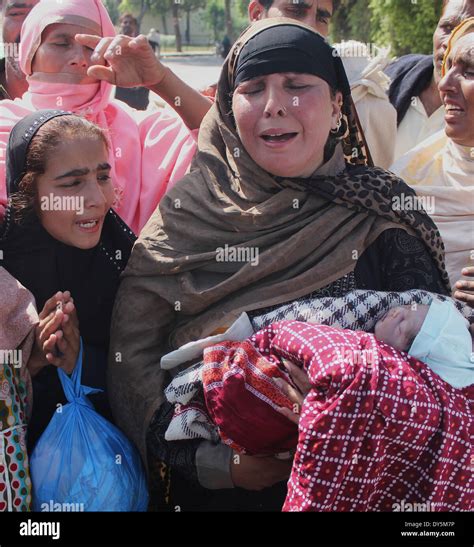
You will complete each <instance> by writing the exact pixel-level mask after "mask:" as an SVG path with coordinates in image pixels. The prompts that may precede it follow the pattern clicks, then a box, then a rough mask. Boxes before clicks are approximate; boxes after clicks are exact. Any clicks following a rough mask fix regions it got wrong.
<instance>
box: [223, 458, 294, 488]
mask: <svg viewBox="0 0 474 547" xmlns="http://www.w3.org/2000/svg"><path fill="white" fill-rule="evenodd" d="M292 464H293V460H284V461H283V460H277V459H276V458H272V457H257V456H245V455H242V454H236V453H234V455H233V456H232V463H231V465H230V473H231V476H232V482H233V483H234V485H235V486H237V487H239V488H244V489H245V490H263V489H264V488H270V486H273V485H274V484H277V483H279V482H282V481H285V480H288V478H289V476H290V472H291V466H292Z"/></svg>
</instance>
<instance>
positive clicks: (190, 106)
mask: <svg viewBox="0 0 474 547" xmlns="http://www.w3.org/2000/svg"><path fill="white" fill-rule="evenodd" d="M75 38H76V41H77V42H79V43H80V44H82V45H83V46H86V47H89V48H91V49H93V50H94V51H93V53H92V55H91V62H92V63H95V64H94V65H93V66H91V67H89V69H88V70H87V74H88V75H89V76H91V77H93V78H97V79H98V80H105V81H107V82H109V83H111V84H113V85H116V86H119V87H139V86H140V87H146V88H148V89H149V90H150V91H153V92H154V93H157V94H158V95H159V96H160V97H162V98H163V99H164V100H165V101H166V102H167V103H168V104H169V105H170V106H171V107H172V108H174V110H176V112H177V113H178V114H179V115H180V116H181V118H182V119H183V121H184V123H185V124H186V125H187V126H188V127H189V129H198V128H199V126H200V125H201V121H202V119H203V118H204V116H205V115H206V113H207V111H208V110H209V108H210V107H211V105H212V101H210V100H209V99H208V98H207V97H204V96H203V95H201V94H200V93H199V92H198V91H196V90H195V89H193V88H192V87H190V86H189V85H187V84H186V83H185V82H183V80H181V79H180V78H178V76H176V74H174V72H173V71H172V70H170V69H169V68H167V67H165V66H164V65H163V64H162V63H161V62H160V61H159V60H158V59H157V58H156V57H155V54H154V52H153V49H152V48H151V46H150V44H149V43H148V40H147V38H146V37H145V36H144V35H143V34H140V36H137V37H136V38H131V37H130V36H123V35H120V34H119V35H118V36H115V37H113V38H112V37H108V38H100V36H93V35H91V34H76V37H75Z"/></svg>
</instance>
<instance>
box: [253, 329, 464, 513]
mask: <svg viewBox="0 0 474 547" xmlns="http://www.w3.org/2000/svg"><path fill="white" fill-rule="evenodd" d="M265 331H266V334H264V335H263V336H264V337H265V340H266V342H265V343H264V344H263V346H264V347H262V348H260V350H261V351H262V350H263V351H265V346H267V347H268V345H269V344H270V348H271V349H270V351H275V350H277V349H278V351H279V353H281V354H283V355H286V357H288V358H290V359H291V360H292V361H295V362H297V363H299V364H300V365H302V366H304V368H305V369H306V370H307V372H308V375H309V379H310V381H311V384H312V389H311V391H310V393H309V394H308V396H307V397H306V399H305V401H304V404H303V407H302V411H301V418H300V423H299V436H298V447H297V452H296V456H295V459H294V462H293V469H292V472H291V477H290V480H289V483H288V495H287V498H286V501H285V504H284V507H283V510H284V511H396V510H397V508H399V507H400V505H401V504H402V502H405V504H407V503H417V504H420V503H425V504H426V506H427V507H429V510H432V511H472V510H473V509H474V490H473V488H474V483H473V473H472V468H471V466H472V464H471V462H472V458H473V438H474V420H473V415H474V386H470V387H468V388H464V389H462V390H460V389H455V388H453V387H451V386H450V385H449V384H447V383H446V382H445V381H443V380H442V379H441V378H439V377H438V376H437V375H436V374H435V373H434V372H432V371H431V370H430V368H429V367H428V366H427V365H425V364H424V363H421V362H420V361H417V360H416V359H414V358H412V357H410V356H409V355H408V354H406V353H400V352H398V351H396V350H394V349H393V348H391V347H390V346H388V345H386V344H385V343H383V342H379V341H377V340H376V338H375V336H374V335H373V334H370V333H365V332H362V331H349V330H341V329H336V328H333V327H327V326H323V325H311V324H307V323H300V322H291V321H290V322H281V323H277V324H274V325H271V326H269V327H267V328H266V329H264V331H262V332H265ZM259 336H260V337H261V336H262V335H261V334H260V335H259ZM428 502H429V505H428ZM427 510H428V509H427Z"/></svg>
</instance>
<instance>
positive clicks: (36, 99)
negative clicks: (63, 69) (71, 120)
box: [0, 0, 196, 233]
mask: <svg viewBox="0 0 474 547" xmlns="http://www.w3.org/2000/svg"><path fill="white" fill-rule="evenodd" d="M54 23H65V24H74V25H80V26H83V27H84V33H89V34H97V35H100V36H114V35H115V29H114V27H113V24H112V21H111V20H110V17H109V15H108V13H107V11H106V9H105V8H104V6H103V4H102V3H101V1H100V0H62V1H61V2H57V0H42V1H41V2H40V3H39V4H37V5H36V6H35V7H34V8H33V9H32V10H31V12H30V14H29V15H28V17H27V18H26V19H25V22H24V24H23V27H22V33H21V49H20V66H21V68H22V70H23V71H24V72H25V74H27V79H28V83H29V89H28V91H27V92H26V93H25V94H24V95H23V97H22V98H21V99H16V100H14V101H10V100H5V101H0V218H1V216H2V213H3V211H2V209H3V207H2V206H4V205H5V204H6V202H7V197H6V188H5V152H4V149H6V146H7V143H8V137H9V134H10V130H11V128H12V127H13V126H14V125H15V124H16V123H17V122H18V121H19V120H20V119H21V118H22V117H24V116H26V115H27V114H29V113H30V112H32V111H34V110H40V109H44V108H59V109H62V110H70V111H72V112H75V113H77V114H82V115H84V116H85V117H86V118H87V119H89V120H90V121H92V122H94V123H96V124H97V125H99V126H100V127H102V128H104V129H106V130H107V131H108V135H109V139H110V144H111V146H110V159H109V161H110V164H111V165H112V175H111V176H112V180H113V181H114V186H115V191H116V204H115V209H116V211H117V212H118V213H119V215H120V216H121V217H122V218H123V219H124V220H125V222H126V223H127V224H128V225H129V226H130V227H131V228H132V230H133V231H134V232H136V233H138V232H139V230H140V229H141V228H142V227H143V225H144V224H145V223H146V221H147V220H148V217H149V216H150V215H151V213H152V212H153V211H154V209H155V208H156V206H157V205H158V203H159V201H160V199H161V197H162V196H163V195H164V193H165V192H166V191H167V190H168V189H169V188H170V187H171V186H172V185H173V184H174V183H175V182H176V181H178V180H179V179H180V178H182V177H183V176H184V174H185V173H186V171H187V169H188V167H189V165H190V162H191V159H192V156H193V154H194V151H195V133H196V132H190V131H189V129H188V128H187V127H186V126H185V125H184V124H183V122H182V121H181V119H180V118H179V117H177V116H176V115H174V113H173V114H170V113H168V112H167V111H166V110H164V111H161V112H154V113H152V114H150V115H149V116H147V117H146V118H145V119H144V120H143V121H142V122H140V121H139V120H138V118H137V114H138V113H137V112H136V111H135V110H133V109H131V108H129V107H128V106H127V105H126V104H124V103H123V102H121V101H118V100H115V99H112V98H111V96H112V90H113V86H111V85H110V84H108V83H106V82H104V81H101V82H98V83H97V84H87V85H81V84H78V83H76V82H75V78H74V75H71V74H64V73H59V74H54V75H53V74H46V73H38V72H36V73H33V72H32V68H31V65H32V60H33V58H34V55H35V53H36V50H37V49H38V47H39V45H40V43H41V35H42V32H43V31H44V29H45V28H46V27H47V26H48V25H51V24H54ZM142 116H143V115H142Z"/></svg>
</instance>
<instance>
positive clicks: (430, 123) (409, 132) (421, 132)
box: [395, 97, 445, 161]
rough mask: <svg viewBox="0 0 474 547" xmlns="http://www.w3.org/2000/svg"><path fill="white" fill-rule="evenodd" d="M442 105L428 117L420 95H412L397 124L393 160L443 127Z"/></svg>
mask: <svg viewBox="0 0 474 547" xmlns="http://www.w3.org/2000/svg"><path fill="white" fill-rule="evenodd" d="M444 113H445V111H444V106H442V105H441V106H440V107H439V108H438V109H437V110H435V111H434V112H433V114H431V116H429V117H428V115H427V114H426V110H425V107H424V106H423V103H422V101H421V99H420V97H413V99H412V101H411V104H410V107H409V108H408V111H407V113H406V114H405V117H404V118H403V120H402V122H401V124H400V125H399V126H398V131H397V138H396V143H395V161H396V160H398V158H400V157H401V156H403V155H404V154H406V153H407V152H409V151H410V150H411V149H412V148H415V146H418V144H420V143H421V142H422V141H424V140H425V139H427V138H428V137H431V135H434V134H435V133H437V132H438V131H441V130H442V129H444Z"/></svg>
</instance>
